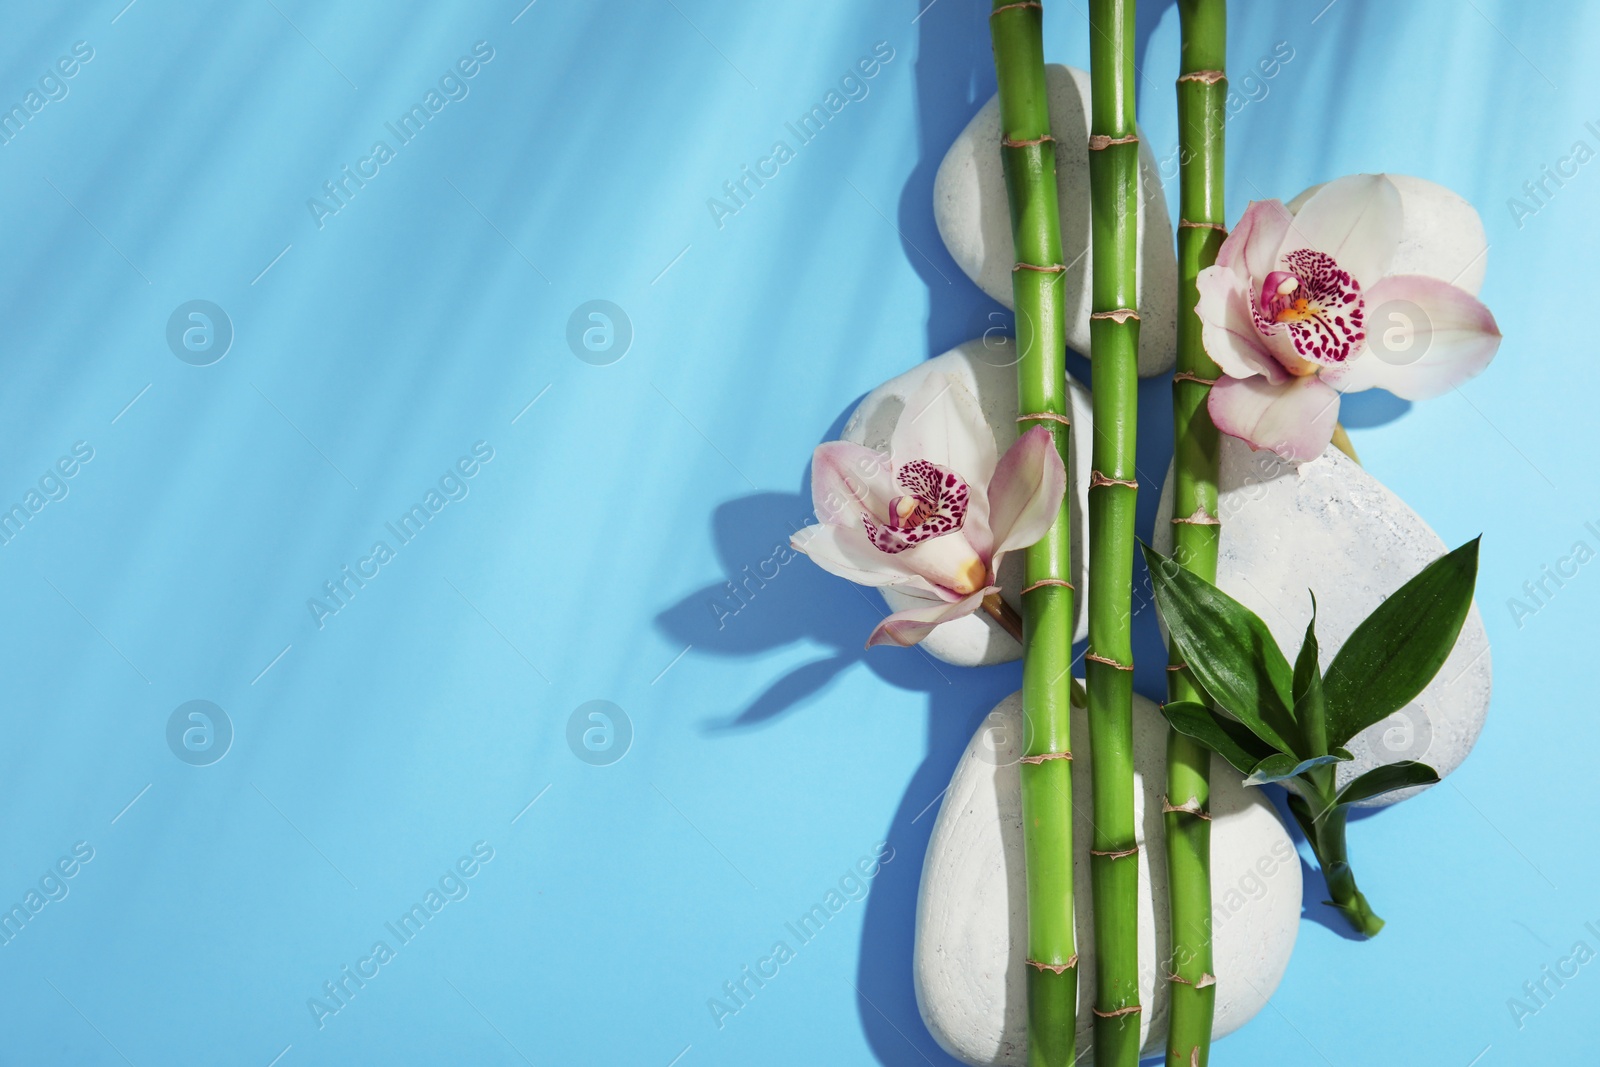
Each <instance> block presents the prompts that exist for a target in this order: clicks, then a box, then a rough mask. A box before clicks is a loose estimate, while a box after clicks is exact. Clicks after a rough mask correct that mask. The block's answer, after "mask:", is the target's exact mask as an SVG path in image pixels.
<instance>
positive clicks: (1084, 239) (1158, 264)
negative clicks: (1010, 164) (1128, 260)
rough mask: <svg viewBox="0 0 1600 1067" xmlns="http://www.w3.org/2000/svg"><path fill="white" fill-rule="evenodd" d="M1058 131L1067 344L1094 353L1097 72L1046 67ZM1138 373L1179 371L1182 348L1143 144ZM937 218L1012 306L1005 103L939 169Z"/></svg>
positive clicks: (1170, 246) (1168, 222) (975, 274)
mask: <svg viewBox="0 0 1600 1067" xmlns="http://www.w3.org/2000/svg"><path fill="white" fill-rule="evenodd" d="M1045 81H1046V86H1047V88H1048V91H1049V105H1050V132H1051V134H1052V135H1053V136H1054V137H1055V139H1056V192H1057V195H1058V197H1059V199H1060V202H1061V247H1062V250H1063V254H1064V256H1065V259H1066V263H1067V272H1066V277H1065V285H1066V311H1067V317H1066V327H1067V344H1068V345H1069V346H1071V347H1072V348H1073V349H1075V350H1077V351H1078V352H1081V353H1084V354H1086V355H1087V354H1088V351H1089V311H1090V307H1089V264H1090V259H1091V257H1090V255H1089V117H1088V100H1089V75H1088V72H1086V71H1082V70H1078V69H1077V68H1075V67H1064V66H1061V65H1060V64H1054V63H1052V64H1050V65H1048V66H1047V67H1046V68H1045ZM1139 164H1140V166H1139V192H1140V204H1139V315H1140V327H1139V375H1140V377H1143V378H1151V377H1154V376H1155V375H1157V374H1163V373H1165V372H1166V371H1169V370H1171V369H1172V364H1173V359H1174V356H1175V354H1176V351H1177V321H1178V320H1177V301H1178V260H1177V253H1176V251H1175V244H1174V240H1173V236H1172V219H1171V217H1170V216H1169V215H1168V213H1167V199H1166V195H1165V194H1164V193H1163V192H1162V191H1161V181H1160V179H1159V177H1158V174H1157V171H1156V163H1155V156H1154V154H1153V153H1151V151H1150V147H1149V145H1148V144H1146V143H1144V142H1142V141H1141V143H1140V145H1139ZM933 217H934V221H935V222H937V223H938V226H939V234H940V236H941V237H943V238H944V244H945V247H946V248H948V249H949V250H950V255H951V257H952V258H954V259H955V261H956V263H957V265H959V266H960V267H961V269H962V270H963V271H965V272H966V275H967V277H969V278H971V279H972V280H973V281H974V282H976V283H977V285H978V287H979V288H980V289H982V290H983V291H984V292H985V293H988V294H989V295H990V296H992V297H993V298H994V299H996V300H998V301H999V302H1000V303H1002V304H1004V305H1005V306H1006V307H1011V306H1012V303H1011V268H1012V265H1013V264H1014V263H1015V262H1016V258H1017V257H1016V251H1015V248H1016V246H1015V245H1014V244H1013V243H1012V240H1011V212H1010V208H1009V207H1008V206H1007V204H1006V186H1005V175H1004V173H1003V169H1002V166H1001V163H1000V100H999V97H994V98H992V99H990V101H989V102H988V103H987V104H985V105H984V106H983V109H982V110H981V111H979V112H978V113H977V114H976V115H974V116H973V118H972V121H971V122H969V123H968V124H967V128H966V129H964V130H962V131H961V134H960V136H958V137H957V138H956V140H955V143H954V144H952V145H951V146H950V151H949V152H947V153H945V157H944V161H943V162H942V163H940V164H939V173H938V175H937V176H936V177H935V178H934V183H933Z"/></svg>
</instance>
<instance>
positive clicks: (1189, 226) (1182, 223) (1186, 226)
mask: <svg viewBox="0 0 1600 1067" xmlns="http://www.w3.org/2000/svg"><path fill="white" fill-rule="evenodd" d="M1178 229H1180V230H1216V231H1217V232H1218V233H1227V232H1228V228H1227V227H1226V226H1224V225H1223V224H1222V223H1220V222H1190V221H1189V220H1188V219H1179V220H1178Z"/></svg>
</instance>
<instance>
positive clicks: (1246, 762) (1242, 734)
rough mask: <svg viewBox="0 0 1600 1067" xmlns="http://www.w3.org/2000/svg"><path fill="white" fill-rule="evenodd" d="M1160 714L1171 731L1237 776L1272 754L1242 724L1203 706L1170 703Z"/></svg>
mask: <svg viewBox="0 0 1600 1067" xmlns="http://www.w3.org/2000/svg"><path fill="white" fill-rule="evenodd" d="M1161 714H1163V715H1165V716H1166V717H1167V721H1168V722H1170V723H1171V724H1172V728H1173V729H1174V730H1176V731H1178V732H1179V733H1180V734H1183V735H1184V736H1186V737H1192V738H1194V739H1195V740H1196V741H1198V742H1200V743H1201V744H1202V745H1204V746H1206V747H1207V748H1209V749H1210V750H1211V751H1213V752H1215V753H1216V754H1217V755H1219V756H1221V757H1222V758H1223V759H1225V760H1227V761H1228V762H1229V763H1231V764H1232V765H1233V769H1234V770H1236V771H1238V772H1239V773H1240V774H1249V773H1250V771H1251V770H1252V769H1253V768H1255V767H1256V766H1257V765H1258V764H1259V763H1260V762H1261V761H1262V760H1264V759H1266V758H1267V757H1269V756H1271V755H1273V750H1272V747H1271V746H1270V745H1268V744H1267V743H1266V742H1264V741H1262V740H1260V739H1259V738H1257V737H1256V736H1255V735H1254V734H1252V733H1251V732H1250V731H1249V730H1248V729H1247V728H1246V727H1245V726H1244V724H1242V723H1237V722H1233V721H1232V720H1229V719H1225V718H1223V717H1222V716H1220V715H1218V714H1217V713H1216V712H1214V711H1212V710H1211V709H1210V708H1208V707H1206V706H1205V705H1204V704H1196V703H1194V702H1193V701H1188V700H1178V701H1173V702H1172V703H1170V704H1163V705H1162V706H1161ZM1285 758H1288V757H1285Z"/></svg>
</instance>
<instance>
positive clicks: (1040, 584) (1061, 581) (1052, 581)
mask: <svg viewBox="0 0 1600 1067" xmlns="http://www.w3.org/2000/svg"><path fill="white" fill-rule="evenodd" d="M1047 585H1059V586H1060V587H1061V588H1063V589H1077V588H1078V587H1077V586H1075V585H1073V584H1072V583H1071V582H1069V581H1067V580H1066V579H1065V578H1040V579H1039V580H1038V581H1037V582H1034V583H1033V584H1032V585H1030V586H1028V587H1027V588H1026V589H1024V590H1023V591H1022V595H1023V596H1027V595H1028V594H1029V593H1031V592H1033V591H1034V590H1035V589H1042V588H1044V587H1045V586H1047Z"/></svg>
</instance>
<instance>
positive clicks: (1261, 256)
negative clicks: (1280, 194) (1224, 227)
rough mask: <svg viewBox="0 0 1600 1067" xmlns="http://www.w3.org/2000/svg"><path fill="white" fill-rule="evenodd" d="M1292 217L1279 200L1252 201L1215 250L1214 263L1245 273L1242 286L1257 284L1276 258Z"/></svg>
mask: <svg viewBox="0 0 1600 1067" xmlns="http://www.w3.org/2000/svg"><path fill="white" fill-rule="evenodd" d="M1292 225H1294V216H1293V215H1291V214H1290V213H1289V209H1288V208H1286V207H1284V206H1283V202H1282V201H1281V200H1253V201H1251V202H1250V206H1249V207H1247V208H1245V210H1244V214H1243V215H1242V216H1240V218H1239V222H1238V224H1237V225H1235V226H1234V228H1233V232H1232V233H1230V234H1228V239H1227V240H1225V241H1223V242H1222V247H1221V248H1219V249H1217V266H1219V267H1223V268H1225V269H1227V270H1229V271H1231V272H1233V273H1236V274H1243V275H1245V276H1246V286H1247V287H1248V286H1249V283H1250V282H1251V281H1253V282H1254V283H1255V284H1256V285H1260V284H1261V282H1262V281H1263V280H1264V279H1265V278H1266V276H1267V275H1268V273H1270V272H1271V271H1272V268H1273V266H1274V264H1276V263H1277V261H1278V250H1279V249H1280V248H1282V247H1283V242H1284V238H1285V237H1286V236H1287V235H1288V233H1289V228H1290V227H1291V226H1292Z"/></svg>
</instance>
